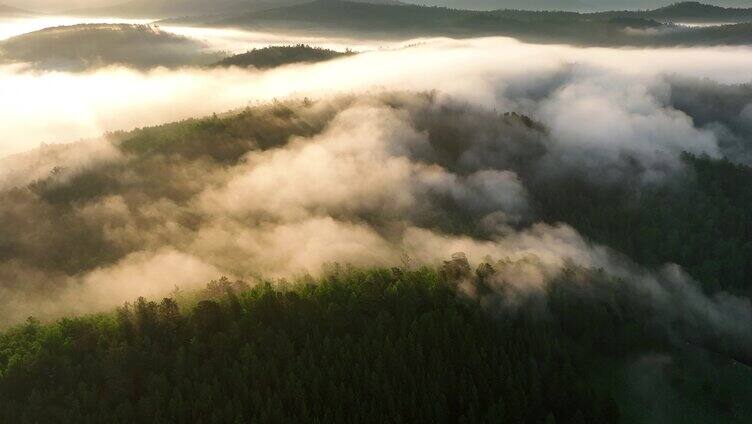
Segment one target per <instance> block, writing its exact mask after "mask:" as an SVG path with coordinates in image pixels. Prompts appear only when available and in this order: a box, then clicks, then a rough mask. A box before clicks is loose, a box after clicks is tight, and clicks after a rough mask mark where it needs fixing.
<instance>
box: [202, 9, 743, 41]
mask: <svg viewBox="0 0 752 424" xmlns="http://www.w3.org/2000/svg"><path fill="white" fill-rule="evenodd" d="M681 10H684V6H682V5H677V6H675V7H673V8H668V9H661V10H657V11H651V12H640V13H633V12H609V13H601V14H582V13H575V12H529V11H518V10H497V11H491V12H479V11H468V10H456V9H447V8H439V7H423V6H407V5H405V6H390V5H377V4H365V3H354V2H349V1H340V0H316V1H313V2H309V3H304V4H297V5H293V6H289V7H279V8H275V9H269V10H263V11H256V12H249V13H245V14H238V15H234V16H232V17H229V18H222V19H216V18H208V17H207V18H203V19H202V18H199V19H197V20H194V21H193V22H194V23H201V24H204V25H210V26H215V25H218V26H231V27H248V28H251V27H252V28H256V29H258V28H261V29H266V30H284V31H293V32H314V33H327V34H331V33H335V34H341V33H345V34H351V35H352V34H357V35H361V36H367V35H372V36H378V37H415V36H425V35H436V36H438V35H449V36H456V37H469V36H482V35H503V36H511V37H517V38H520V39H522V40H527V41H534V42H568V43H574V44H583V45H636V46H650V45H655V46H672V45H718V44H747V43H750V41H751V38H752V26H750V24H746V23H740V24H738V25H725V26H719V27H714V28H689V27H683V26H676V25H674V24H671V23H664V22H668V21H674V20H682V19H684V17H683V15H682V13H679V12H678V11H681ZM713 10H720V11H727V12H728V13H729V14H725V13H726V12H724V13H720V12H719V13H718V14H717V15H718V16H719V17H718V18H717V19H716V20H726V19H731V16H734V17H735V18H734V21H739V22H745V21H747V20H748V17H749V16H750V14H749V10H746V9H735V10H730V9H713ZM713 16H715V15H713ZM721 16H722V17H723V18H721ZM646 28H649V29H650V31H640V30H643V29H646Z"/></svg>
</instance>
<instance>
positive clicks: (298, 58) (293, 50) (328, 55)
mask: <svg viewBox="0 0 752 424" xmlns="http://www.w3.org/2000/svg"><path fill="white" fill-rule="evenodd" d="M352 54H354V53H352V52H349V51H347V52H338V51H334V50H329V49H323V48H318V47H311V46H308V45H305V44H298V45H296V46H272V47H265V48H261V49H253V50H251V51H248V52H246V53H242V54H238V55H235V56H231V57H228V58H225V59H222V60H221V61H219V62H217V63H215V64H214V65H212V66H214V67H230V66H237V67H241V68H249V67H253V68H257V69H269V68H276V67H278V66H283V65H289V64H294V63H316V62H324V61H327V60H332V59H336V58H338V57H344V56H349V55H352Z"/></svg>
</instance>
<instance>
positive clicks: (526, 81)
mask: <svg viewBox="0 0 752 424" xmlns="http://www.w3.org/2000/svg"><path fill="white" fill-rule="evenodd" d="M196 31H199V30H196ZM238 33H239V32H238V31H230V32H227V33H221V34H219V35H217V34H216V33H214V36H213V37H206V38H204V39H203V40H204V41H208V42H210V43H211V42H212V41H214V42H216V43H218V44H220V45H226V43H227V39H228V38H233V37H234V38H237V37H238ZM247 37H248V39H255V40H264V39H268V40H285V41H288V40H294V39H295V38H294V37H285V36H279V35H269V36H263V35H261V34H247ZM354 44H356V43H354ZM366 44H367V43H362V45H366ZM362 45H361V46H362ZM400 45H408V46H409V47H400V46H399V45H397V46H395V45H391V46H389V48H386V49H383V50H377V49H373V50H369V51H366V52H364V53H361V54H359V55H356V56H353V57H349V58H344V59H338V60H335V61H332V62H327V63H321V64H316V65H307V66H289V67H283V68H280V69H276V70H272V71H268V72H257V71H253V70H240V69H229V70H203V69H180V70H175V71H170V70H160V69H157V70H154V71H150V72H146V73H143V72H137V71H133V70H129V69H126V68H119V67H118V68H106V69H101V70H98V71H95V72H91V73H83V74H70V73H61V72H24V71H22V67H21V66H19V65H7V66H4V67H2V68H0V74H1V75H2V77H1V78H0V110H1V111H2V112H3V113H2V115H0V127H2V128H3V130H4V134H3V135H4V138H3V141H2V145H0V155H8V154H12V153H17V152H21V151H24V150H28V149H29V148H33V147H36V146H38V145H40V144H41V143H57V142H67V141H74V140H77V139H82V138H92V137H96V136H98V135H100V134H102V133H104V132H107V131H113V130H120V129H131V128H134V127H141V126H147V125H154V124H159V123H163V122H167V121H173V120H178V119H182V118H188V117H194V116H199V115H205V114H211V113H214V112H217V113H219V112H223V111H226V110H229V109H233V108H238V107H243V106H246V105H248V104H249V103H253V102H259V101H268V100H271V99H274V98H285V97H288V96H311V97H321V96H322V95H330V94H334V93H338V92H339V93H348V92H351V91H354V90H358V91H360V90H377V89H380V88H389V89H412V90H433V89H439V90H441V91H442V92H443V93H446V94H450V95H456V96H460V97H462V98H465V99H468V100H470V101H472V102H475V103H478V104H483V105H486V106H489V107H495V108H499V109H502V110H517V111H520V112H525V113H529V114H532V115H533V116H535V117H536V118H538V119H543V120H544V121H546V120H552V121H554V122H545V123H547V124H549V123H552V124H556V122H555V121H556V120H561V119H562V118H561V115H560V116H558V117H557V116H553V115H551V114H550V113H549V114H548V115H547V112H546V111H547V110H552V109H556V108H557V106H556V105H546V104H539V105H533V104H516V103H517V100H516V99H514V98H508V97H509V96H505V95H502V94H501V92H502V91H503V90H502V89H503V88H504V87H506V86H514V87H517V88H519V87H524V86H528V85H531V84H535V83H536V81H538V80H540V79H544V78H546V77H547V76H548V75H550V74H552V73H556V72H558V71H561V70H563V69H568V68H571V67H572V66H576V68H577V71H576V75H575V77H574V78H575V82H576V84H575V85H573V87H572V88H571V89H570V90H578V91H579V93H578V94H577V97H576V98H574V100H576V101H578V102H580V103H582V102H583V99H588V98H590V99H592V100H591V102H592V104H590V105H586V104H583V105H582V107H583V110H582V113H584V114H587V113H589V112H588V111H587V110H586V108H587V107H592V108H594V110H598V111H603V110H610V109H613V111H614V113H619V112H620V111H623V110H624V107H625V104H626V105H628V104H629V102H627V103H625V102H624V101H623V100H624V98H626V99H635V101H636V102H637V104H636V105H635V107H637V108H643V107H650V106H651V104H652V103H656V102H658V103H659V102H660V99H657V98H652V97H651V96H652V95H653V94H650V93H647V92H649V91H650V90H651V89H652V88H653V87H655V86H656V85H660V84H661V80H662V78H663V77H664V76H665V75H673V74H676V75H681V76H691V77H697V78H706V77H708V78H712V79H713V80H715V81H719V82H725V83H739V82H746V81H749V80H752V54H751V53H752V49H750V48H748V47H734V48H731V47H729V48H684V49H682V48H677V49H652V50H641V49H608V48H575V47H569V46H556V45H545V46H544V45H531V44H523V43H519V42H517V41H515V40H512V39H507V38H484V39H472V40H462V41H456V40H449V39H428V40H414V41H408V42H405V43H400ZM698 57H702V58H703V60H701V61H698V60H697V58H698ZM571 95H572V94H570V93H569V91H566V90H563V91H561V92H559V93H556V96H554V97H553V98H552V99H549V100H550V101H554V102H556V101H559V102H561V101H566V102H570V101H571V100H570V99H566V98H565V97H566V96H571ZM583 95H584V97H583ZM197 99H200V101H196V100H197ZM599 102H600V103H602V104H599ZM523 103H525V102H524V101H523ZM549 103H550V102H549ZM643 103H644V104H643ZM540 106H545V107H543V108H541V107H540ZM565 110H566V111H567V112H568V113H576V112H577V110H578V109H576V108H575V109H573V108H569V109H565ZM549 115H550V116H549ZM617 116H618V115H617ZM619 119H620V118H619ZM607 123H608V117H604V130H605V128H607V127H608V124H607ZM573 136H576V134H573Z"/></svg>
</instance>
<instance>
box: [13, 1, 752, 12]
mask: <svg viewBox="0 0 752 424" xmlns="http://www.w3.org/2000/svg"><path fill="white" fill-rule="evenodd" d="M126 1H127V0H0V4H6V5H8V6H14V7H18V8H21V9H27V10H38V11H49V12H59V11H64V10H75V9H80V8H87V7H95V6H110V5H114V4H119V3H125V2H126ZM155 1H157V2H158V1H165V2H167V1H169V2H178V1H180V0H155ZM206 1H207V2H212V1H213V0H206ZM248 1H249V2H252V1H253V0H248ZM403 1H405V2H408V3H416V4H425V5H439V6H450V7H456V8H472V9H498V8H504V7H510V8H529V9H542V8H554V9H575V8H577V9H582V8H593V9H634V8H653V7H660V6H664V5H666V4H670V3H675V2H677V1H678V0H403ZM702 2H703V3H711V4H717V5H725V6H746V7H752V0H705V1H702Z"/></svg>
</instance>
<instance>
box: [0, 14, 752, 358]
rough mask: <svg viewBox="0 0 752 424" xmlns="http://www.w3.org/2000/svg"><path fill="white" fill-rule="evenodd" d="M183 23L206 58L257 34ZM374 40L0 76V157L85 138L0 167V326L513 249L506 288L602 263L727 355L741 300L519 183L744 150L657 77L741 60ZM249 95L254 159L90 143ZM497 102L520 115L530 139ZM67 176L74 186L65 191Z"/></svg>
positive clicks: (741, 317) (638, 180) (638, 179)
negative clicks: (651, 257)
mask: <svg viewBox="0 0 752 424" xmlns="http://www.w3.org/2000/svg"><path fill="white" fill-rule="evenodd" d="M193 31H204V32H203V35H204V41H207V42H208V43H209V44H212V43H214V45H215V47H216V48H224V47H226V46H228V45H229V44H228V43H232V42H234V41H232V40H237V39H238V37H240V38H241V39H242V38H243V37H247V39H248V40H253V39H261V38H263V37H265V36H262V35H259V34H243V33H239V32H237V31H234V32H221V31H209V30H200V29H196V30H193ZM266 37H268V38H269V39H276V40H281V39H289V38H292V37H286V36H285V35H269V36H266ZM228 40H229V41H228ZM326 41H327V40H323V41H322V42H326ZM353 44H354V45H355V46H359V45H360V46H368V45H367V43H359V42H357V41H353ZM387 47H388V48H384V49H378V48H376V47H375V46H372V45H371V46H370V47H369V48H363V49H362V50H364V51H363V52H361V53H359V54H357V55H354V56H350V57H346V58H341V59H336V60H333V61H330V62H324V63H319V64H315V65H291V66H286V67H282V68H278V69H274V70H270V71H255V70H247V69H235V68H231V69H198V68H183V69H177V70H167V69H156V70H152V71H148V72H138V71H134V70H132V69H127V68H124V67H110V68H103V69H100V70H97V71H93V72H87V73H65V72H43V71H37V72H29V71H25V70H24V68H23V66H22V65H7V66H5V67H3V68H0V128H2V129H3V139H2V144H1V145H0V155H8V154H14V153H16V154H17V153H19V152H23V151H28V150H30V149H33V148H35V147H37V146H39V145H40V144H41V143H59V142H67V141H73V140H77V139H92V141H88V142H80V143H76V144H70V145H60V146H57V145H56V146H47V147H43V148H39V149H36V150H33V151H31V152H29V153H26V154H18V155H16V156H12V157H9V158H6V159H5V160H3V161H2V162H0V193H1V194H2V195H3V196H4V197H3V198H4V199H10V200H9V201H7V202H6V203H5V204H0V217H2V218H4V219H6V220H8V221H7V222H12V223H13V224H11V225H5V226H3V227H2V228H0V230H3V231H4V234H3V236H4V237H6V239H7V240H9V242H8V246H11V249H10V250H6V251H5V252H6V254H8V252H10V253H9V254H10V255H11V256H10V259H4V260H3V261H2V262H0V296H1V297H2V298H3V299H7V301H6V302H4V303H3V304H2V305H0V321H2V322H3V323H15V322H19V321H21V320H23V319H25V318H26V317H27V316H28V315H30V314H33V315H37V316H40V317H42V318H51V317H56V316H61V315H66V314H70V313H85V312H91V311H103V310H108V309H111V308H113V307H115V306H118V305H120V304H122V303H123V302H125V301H128V300H132V299H133V298H134V297H137V296H141V295H143V296H149V297H158V296H162V295H166V294H168V293H169V292H170V290H172V289H173V288H174V287H175V285H176V284H180V285H181V286H182V287H188V288H196V287H200V286H201V285H203V284H205V283H206V282H207V280H209V279H212V278H217V277H219V276H221V275H228V276H230V277H233V278H248V279H252V278H253V277H254V276H257V275H259V274H260V275H263V276H271V277H288V276H294V275H299V274H302V273H305V272H311V273H316V272H317V271H318V270H319V269H320V267H321V265H322V264H323V263H326V262H339V263H350V264H354V265H360V266H372V265H380V266H390V265H394V264H398V263H399V262H400V261H402V260H403V258H404V257H405V255H407V256H409V257H410V258H411V260H412V261H414V263H415V264H435V263H437V262H440V261H442V260H444V259H447V258H448V257H450V256H451V255H452V254H454V253H455V252H465V253H466V254H467V257H468V258H469V259H470V260H471V261H472V262H473V263H478V262H479V261H482V260H484V258H486V257H491V258H494V259H503V258H511V260H522V261H524V260H525V259H526V258H531V257H532V258H535V259H534V260H531V261H529V262H530V263H532V265H531V264H528V265H525V263H523V265H520V266H517V267H515V266H512V267H511V268H510V269H505V270H504V272H506V274H505V275H503V276H502V277H503V279H504V281H505V282H507V283H509V282H511V283H512V284H514V285H516V286H518V287H520V290H529V289H539V288H541V285H542V284H543V283H544V282H545V281H546V280H547V279H548V278H549V277H550V276H551V275H555V274H556V273H557V272H558V271H559V270H561V269H562V267H564V266H565V265H566V264H567V263H568V262H570V261H571V262H572V263H574V264H576V265H578V266H583V267H588V268H603V269H606V270H607V271H608V272H609V273H611V274H613V275H616V276H618V277H621V278H623V280H624V281H625V283H624V284H630V285H632V286H633V287H634V288H635V290H637V293H639V294H640V295H641V296H644V299H646V302H648V303H650V304H652V305H655V307H656V308H659V309H661V310H662V311H665V312H664V313H665V318H666V320H667V321H674V320H679V321H681V322H682V323H683V324H684V326H685V327H688V328H708V329H709V330H707V331H709V332H710V333H712V334H721V335H723V336H727V338H728V339H730V340H732V341H733V343H734V344H735V345H736V344H738V345H739V346H741V347H740V349H741V350H743V351H744V352H745V354H746V353H748V352H749V350H748V348H749V346H750V345H751V344H750V340H752V334H750V329H749V328H748V327H745V326H744V324H743V323H744V322H748V321H749V319H750V318H751V317H752V312H751V310H750V305H749V301H748V299H741V298H736V297H733V296H729V295H719V296H716V297H707V296H705V295H704V294H703V293H701V292H700V291H699V289H698V288H697V286H696V285H694V284H693V282H692V281H691V279H690V278H689V277H688V276H686V275H685V274H683V272H682V271H681V270H680V269H678V267H676V266H671V265H669V266H668V267H667V268H666V270H665V271H663V272H651V271H646V270H641V269H639V267H637V266H636V265H634V264H631V263H630V262H629V261H628V260H622V258H620V257H619V256H618V255H617V254H614V253H613V252H611V251H610V250H609V249H608V248H607V247H604V246H598V245H594V244H592V243H590V242H589V241H588V240H586V239H585V238H583V237H582V236H581V235H580V234H578V233H577V231H576V230H574V229H573V228H571V227H569V226H566V225H563V224H557V225H547V224H542V223H540V222H537V217H536V216H534V214H532V213H531V209H532V208H531V204H530V201H529V196H528V194H529V191H530V190H529V187H528V186H526V183H529V182H530V181H533V182H535V183H537V184H545V182H546V181H547V180H546V179H547V178H557V175H559V173H561V174H566V173H578V175H581V174H584V175H585V176H586V177H588V178H587V180H588V181H597V182H598V184H603V185H609V184H613V185H615V186H619V187H621V186H627V185H633V186H634V187H635V188H636V189H639V188H640V187H642V186H643V185H650V184H654V183H656V182H662V181H666V180H669V179H671V178H672V177H674V176H675V175H679V174H681V173H682V171H683V167H682V163H681V162H680V161H679V159H678V157H679V155H680V154H681V152H684V151H688V152H691V153H695V154H703V153H705V154H708V155H711V156H714V157H719V156H726V157H731V156H732V154H730V153H729V152H733V153H734V155H733V156H734V157H733V159H735V160H739V161H744V160H746V159H748V158H749V148H748V147H744V146H746V145H744V146H743V148H740V147H739V146H738V145H734V144H733V142H734V140H735V137H734V136H733V135H734V134H731V133H733V131H731V129H729V128H721V127H719V126H698V125H696V123H695V121H694V120H693V117H690V116H689V115H688V114H687V113H684V112H682V111H681V110H679V109H678V108H676V107H674V106H673V104H672V103H671V102H672V89H673V82H672V81H674V80H676V79H703V78H711V79H712V80H713V81H717V82H722V83H743V82H748V81H750V80H752V49H751V48H748V47H734V48H676V49H608V48H576V47H571V46H563V45H545V46H544V45H532V44H525V43H520V42H518V41H515V40H512V39H509V38H500V37H494V38H479V39H469V40H461V41H459V40H451V39H422V40H410V41H406V42H404V43H400V44H398V45H388V46H387ZM698 58H702V60H698ZM434 91H435V94H416V92H428V93H431V92H434ZM395 92H397V93H398V94H394V93H395ZM405 92H409V93H407V94H406V93H405ZM304 97H308V98H309V99H308V100H305V101H304V100H302V99H303V98H304ZM288 98H296V99H299V100H297V101H295V100H289V101H286V100H285V99H288ZM275 99H279V100H281V102H280V103H275V102H274V100H275ZM266 103H270V105H266V106H259V107H258V108H257V109H256V111H255V112H250V114H249V115H248V116H249V118H248V119H251V118H253V117H254V116H256V115H255V114H259V116H261V118H262V119H258V120H257V121H253V120H251V121H250V122H251V123H252V124H249V128H250V129H249V128H243V127H241V129H243V130H244V131H245V132H244V134H246V133H247V134H256V131H259V132H263V131H264V130H265V128H267V127H268V128H271V130H270V133H271V135H269V134H267V135H268V137H267V139H273V140H276V137H277V136H279V134H285V136H284V137H283V140H281V141H277V143H276V144H274V143H271V145H263V146H261V147H258V146H257V145H261V144H263V143H261V141H263V140H264V138H263V137H260V136H258V137H257V136H255V135H254V136H250V135H249V140H248V141H247V143H246V145H247V148H246V150H244V151H243V152H242V154H240V157H239V158H236V159H237V160H235V161H232V160H229V161H227V162H222V161H217V160H213V159H209V158H207V157H205V156H201V155H197V156H196V157H192V156H190V155H180V154H173V155H170V154H159V153H157V154H149V153H148V150H147V153H143V154H139V153H133V151H128V150H127V149H121V148H119V147H118V146H117V145H116V144H113V143H110V142H107V141H104V140H99V139H97V137H99V136H100V135H101V134H103V133H104V132H107V131H113V130H119V129H130V128H133V127H143V126H148V125H155V124H162V123H165V122H170V121H175V120H179V119H182V118H189V117H196V116H202V115H209V114H211V113H214V112H216V113H222V112H225V111H228V110H230V109H235V108H242V107H244V106H247V105H249V104H259V105H260V104H266ZM695 103H699V102H697V101H696V102H695ZM278 104H282V105H283V106H281V107H280V109H279V110H277V109H276V106H275V105H278ZM750 110H752V106H747V107H743V108H741V109H740V110H739V111H737V112H736V114H737V115H738V116H735V117H733V118H734V122H735V125H737V126H738V128H741V130H739V131H742V130H743V131H747V130H749V131H752V121H750V116H752V113H750V112H749V111H750ZM497 111H498V112H519V113H523V114H525V115H527V116H529V117H531V118H532V119H533V120H535V121H536V122H538V123H540V124H541V125H542V129H540V128H538V127H537V126H536V125H533V124H531V123H530V122H528V121H525V120H524V119H522V118H519V117H517V118H515V116H517V115H512V117H509V116H507V117H506V118H505V119H501V118H500V117H499V115H498V114H497V113H495V112H497ZM211 125H213V124H211V123H210V125H209V126H210V128H213V127H211ZM432 125H433V126H438V130H437V131H436V133H438V135H437V134H436V133H435V134H434V135H433V137H431V135H430V134H429V132H428V131H427V130H426V127H431V126H432ZM441 125H447V128H446V129H445V130H442V129H443V127H442V126H441ZM254 126H256V127H258V128H255V127H254ZM222 128H224V127H222ZM241 133H243V132H242V131H241ZM729 134H731V135H729ZM223 135H226V134H223ZM736 138H738V137H736ZM150 140H151V142H156V141H155V139H150ZM156 140H158V141H161V140H159V139H156ZM259 140H261V141H259ZM189 141H190V140H182V139H181V140H180V142H181V143H183V142H185V143H186V145H187V146H188V147H190V143H189ZM217 141H218V142H222V139H221V137H220V138H219V139H218V140H217ZM729 143H731V144H729ZM241 145H243V144H241ZM188 147H187V148H188ZM745 149H746V150H745ZM737 150H738V151H741V152H742V153H744V154H746V155H747V156H744V154H736V152H737ZM446 152H456V154H455V155H454V156H453V155H452V154H447V153H446ZM82 175H83V176H85V178H84V179H83V180H84V181H89V184H88V185H87V184H82V186H81V187H78V186H76V181H79V180H77V178H79V177H81V176H82ZM35 181H36V182H37V185H36V186H35V185H34V183H35ZM39 181H44V182H43V183H39ZM92 181H93V182H92ZM30 185H31V187H32V188H29V187H30ZM13 187H19V188H20V189H17V190H14V189H13ZM24 187H26V189H24ZM71 187H72V188H71ZM88 189H91V193H88V194H89V196H88V197H87V196H83V197H80V198H77V199H76V200H74V201H67V200H66V196H68V195H69V194H70V192H71V191H72V192H73V193H76V194H78V193H79V192H78V190H80V191H81V192H86V190H88ZM100 189H101V190H103V192H100V191H98V190H100ZM34 190H37V191H34ZM38 193H42V194H41V195H40V194H38ZM45 193H47V194H46V195H49V196H51V198H52V200H50V201H48V200H47V199H45V198H44V195H45ZM56 196H57V197H56ZM55 201H57V202H59V203H55ZM66 202H69V203H67V204H66ZM61 204H62V205H64V206H60V205H61ZM458 223H460V224H464V225H460V226H459V227H457V224H458ZM465 226H472V227H477V228H475V231H467V230H466V228H465ZM477 233H482V237H481V236H478V234H477ZM98 243H101V244H98ZM66 249H75V250H76V251H73V250H71V251H66ZM15 252H22V253H20V254H18V255H16V253H15ZM91 252H94V253H95V254H90V253H91ZM13 255H16V256H13ZM71 259H76V261H73V260H71ZM468 294H471V295H472V293H468ZM745 320H746V321H745ZM698 331H699V330H698Z"/></svg>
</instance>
